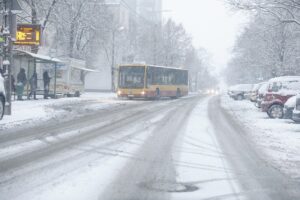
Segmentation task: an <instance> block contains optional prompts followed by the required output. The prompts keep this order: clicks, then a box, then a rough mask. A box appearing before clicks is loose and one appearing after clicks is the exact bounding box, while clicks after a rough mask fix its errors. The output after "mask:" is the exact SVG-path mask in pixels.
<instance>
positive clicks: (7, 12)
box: [2, 0, 12, 115]
mask: <svg viewBox="0 0 300 200" xmlns="http://www.w3.org/2000/svg"><path fill="white" fill-rule="evenodd" d="M3 6H4V8H3V11H4V13H3V15H4V16H3V17H4V24H3V30H2V34H3V37H4V41H5V42H4V45H3V52H4V55H3V63H2V64H3V69H4V70H3V71H4V78H5V88H6V99H7V101H6V102H7V104H6V106H5V111H6V112H5V114H6V115H11V107H12V106H11V90H12V88H11V81H12V80H11V63H12V62H11V61H12V37H11V26H12V12H11V10H12V1H11V0H4V1H3Z"/></svg>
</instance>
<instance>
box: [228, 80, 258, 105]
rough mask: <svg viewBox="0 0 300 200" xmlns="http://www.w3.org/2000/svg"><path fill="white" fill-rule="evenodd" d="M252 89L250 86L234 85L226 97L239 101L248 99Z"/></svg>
mask: <svg viewBox="0 0 300 200" xmlns="http://www.w3.org/2000/svg"><path fill="white" fill-rule="evenodd" d="M252 88H253V85H252V84H240V85H234V86H232V87H230V88H229V90H228V95H229V96H230V97H231V98H233V99H234V100H238V101H241V100H243V99H248V98H250V93H251V90H252Z"/></svg>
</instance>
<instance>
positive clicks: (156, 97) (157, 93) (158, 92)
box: [155, 88, 161, 100]
mask: <svg viewBox="0 0 300 200" xmlns="http://www.w3.org/2000/svg"><path fill="white" fill-rule="evenodd" d="M160 97H161V96H160V90H159V89H158V88H157V89H156V95H155V99H156V100H159V99H160Z"/></svg>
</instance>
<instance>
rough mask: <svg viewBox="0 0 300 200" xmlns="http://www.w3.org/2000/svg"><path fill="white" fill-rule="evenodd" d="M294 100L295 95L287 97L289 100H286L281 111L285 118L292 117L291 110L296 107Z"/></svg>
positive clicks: (295, 98)
mask: <svg viewBox="0 0 300 200" xmlns="http://www.w3.org/2000/svg"><path fill="white" fill-rule="evenodd" d="M296 100H297V96H293V97H291V98H289V100H287V102H286V103H285V104H284V108H283V112H284V118H285V119H292V118H293V111H294V109H295V107H296Z"/></svg>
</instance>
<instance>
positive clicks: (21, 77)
mask: <svg viewBox="0 0 300 200" xmlns="http://www.w3.org/2000/svg"><path fill="white" fill-rule="evenodd" d="M26 83H27V78H26V73H25V69H24V68H21V69H20V72H19V73H18V76H17V95H18V100H19V101H22V100H23V92H24V87H25V85H26Z"/></svg>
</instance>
